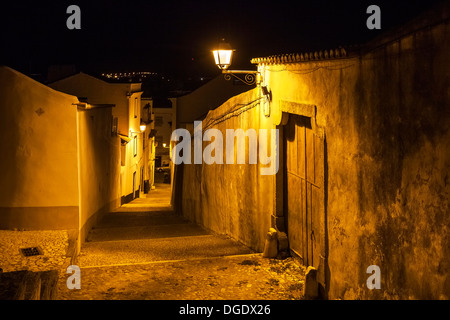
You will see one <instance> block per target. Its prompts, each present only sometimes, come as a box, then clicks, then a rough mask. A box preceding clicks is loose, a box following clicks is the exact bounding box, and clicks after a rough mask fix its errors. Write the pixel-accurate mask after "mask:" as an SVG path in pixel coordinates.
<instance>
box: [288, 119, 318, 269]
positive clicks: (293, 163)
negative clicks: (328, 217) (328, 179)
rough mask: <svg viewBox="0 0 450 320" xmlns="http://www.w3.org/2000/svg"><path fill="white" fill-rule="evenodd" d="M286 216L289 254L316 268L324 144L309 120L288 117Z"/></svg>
mask: <svg viewBox="0 0 450 320" xmlns="http://www.w3.org/2000/svg"><path fill="white" fill-rule="evenodd" d="M284 141H285V148H284V150H286V151H285V157H284V159H285V192H284V195H285V213H286V214H285V215H286V220H287V234H288V240H289V246H290V250H291V252H292V253H293V254H294V255H296V256H298V257H300V259H301V260H302V262H303V264H304V265H308V266H309V265H311V266H314V267H316V268H318V265H319V262H320V261H319V257H320V255H321V251H322V250H321V237H322V232H321V230H323V229H322V228H323V222H322V221H323V217H324V211H323V208H324V206H323V201H324V197H323V185H324V183H323V170H324V158H323V154H324V149H323V148H324V143H323V139H322V138H320V137H319V136H318V135H316V133H315V132H314V131H313V130H312V128H311V118H308V117H302V116H297V115H290V116H289V121H288V123H287V125H286V126H285V132H284Z"/></svg>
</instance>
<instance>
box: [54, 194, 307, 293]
mask: <svg viewBox="0 0 450 320" xmlns="http://www.w3.org/2000/svg"><path fill="white" fill-rule="evenodd" d="M161 187H162V188H161ZM169 191H170V188H164V185H161V186H160V188H159V189H158V188H157V189H156V190H155V192H153V191H151V192H150V193H149V197H148V198H139V199H135V200H133V201H132V202H130V203H128V204H126V205H124V206H122V207H121V208H119V209H118V210H117V211H116V212H112V213H110V214H108V215H106V216H105V217H104V219H103V220H102V221H100V223H99V224H98V225H97V226H96V227H95V228H94V229H93V230H92V231H91V232H90V233H89V235H88V239H87V242H86V243H85V244H84V245H83V246H82V249H81V252H80V254H79V256H78V259H77V261H76V264H77V265H78V266H79V267H80V268H81V289H79V290H78V289H72V290H69V289H68V288H67V285H66V279H67V278H68V277H69V275H65V274H61V276H60V279H59V282H58V291H57V292H58V295H57V299H60V300H91V299H92V300H114V299H120V300H130V299H133V300H143V299H145V300H147V299H148V300H155V299H164V300H171V299H177V300H179V299H182V300H184V299H189V300H190V299H199V300H207V299H226V300H233V299H238V300H239V299H270V300H279V299H300V298H301V295H302V289H303V276H304V268H303V267H302V266H300V265H298V264H297V263H296V261H294V260H293V259H291V258H287V259H284V260H279V259H264V258H262V255H261V254H260V253H254V252H252V250H250V249H249V248H247V247H245V246H243V245H242V244H240V243H238V242H236V241H233V240H232V239H230V238H228V237H225V236H221V235H216V234H212V233H210V232H208V231H207V230H205V229H203V228H201V227H200V226H198V225H196V224H194V223H191V222H189V221H186V220H184V219H183V218H182V217H180V216H178V215H176V214H175V213H174V212H173V211H172V210H171V208H170V205H169V202H168V199H169V198H168V196H169V195H170V193H169Z"/></svg>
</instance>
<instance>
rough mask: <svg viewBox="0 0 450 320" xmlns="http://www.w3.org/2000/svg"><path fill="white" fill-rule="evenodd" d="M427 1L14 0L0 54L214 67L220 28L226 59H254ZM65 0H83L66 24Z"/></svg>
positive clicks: (31, 65) (352, 36) (321, 44)
mask: <svg viewBox="0 0 450 320" xmlns="http://www.w3.org/2000/svg"><path fill="white" fill-rule="evenodd" d="M434 2H437V0H434V1H432V0H397V1H396V0H391V1H386V0H371V1H368V0H361V1H331V0H329V1H324V0H308V1H303V0H301V1H284V0H278V1H268V0H259V1H254V0H241V1H235V0H229V1H216V0H211V1H189V0H177V1H173V0H163V1H155V0H145V1H142V0H139V1H138V0H128V1H123V0H116V1H96V0H91V1H77V0H72V1H64V0H62V1H53V2H48V1H38V0H36V1H14V2H12V3H11V4H8V5H5V4H4V3H2V5H1V7H0V10H1V11H0V20H1V21H0V27H1V29H0V41H1V42H0V43H1V52H0V64H3V65H8V66H10V67H13V68H15V69H17V70H19V71H22V72H24V73H27V74H28V73H33V72H34V73H40V72H45V70H46V69H47V67H48V66H49V65H55V64H75V65H76V66H77V67H78V68H79V69H81V70H83V71H86V72H94V73H95V72H110V71H114V72H119V71H122V72H123V71H144V70H145V71H154V72H160V73H168V74H179V75H188V74H192V75H201V74H205V75H212V74H218V69H217V68H216V66H215V65H214V63H213V59H212V55H211V52H210V50H211V49H212V48H213V47H214V45H215V44H217V43H218V41H219V40H220V39H221V38H226V39H227V41H228V42H229V43H231V45H232V46H233V47H234V48H235V49H236V53H235V58H234V63H233V66H232V67H233V68H252V66H251V65H250V63H249V61H250V59H251V58H254V57H260V56H268V55H273V54H281V53H292V52H303V51H311V50H318V49H329V48H335V47H337V46H339V45H348V44H357V43H364V42H366V41H368V40H369V39H371V38H373V37H375V36H377V35H379V34H380V32H384V31H387V30H389V29H390V28H392V27H394V26H396V25H399V24H401V23H404V22H405V21H407V20H409V19H410V18H411V17H414V16H415V15H417V14H418V13H419V12H421V11H423V10H424V9H426V8H428V7H429V6H430V5H432V4H433V3H434ZM71 4H77V5H78V6H79V7H80V8H81V30H68V29H67V27H66V20H67V18H68V17H69V14H67V13H66V9H67V7H68V6H69V5H71ZM370 4H377V5H379V6H380V8H381V19H382V20H381V21H382V30H381V31H378V30H368V29H367V28H366V20H367V17H368V16H369V15H368V14H367V13H366V8H367V7H368V6H369V5H370ZM253 68H254V66H253Z"/></svg>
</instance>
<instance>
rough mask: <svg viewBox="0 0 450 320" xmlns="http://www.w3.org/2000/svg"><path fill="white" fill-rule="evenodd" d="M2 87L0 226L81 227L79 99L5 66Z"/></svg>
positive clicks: (0, 71) (1, 72)
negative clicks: (78, 136)
mask: <svg viewBox="0 0 450 320" xmlns="http://www.w3.org/2000/svg"><path fill="white" fill-rule="evenodd" d="M0 83H1V85H0V90H1V94H0V106H1V110H2V113H3V116H2V117H1V120H0V121H1V134H0V141H1V143H0V145H1V146H2V149H3V156H2V157H1V158H0V161H1V163H2V166H3V167H4V168H6V170H5V172H4V175H3V177H2V183H1V184H0V190H1V192H0V215H1V219H0V224H1V226H2V228H14V227H17V228H26V229H27V228H31V229H34V228H40V229H71V228H74V229H76V228H78V209H79V194H78V160H77V152H78V148H77V129H76V128H77V108H76V106H74V105H72V103H77V102H78V99H77V98H76V97H74V96H70V95H66V94H64V93H61V92H57V91H55V90H53V89H50V88H48V87H46V86H44V85H42V84H40V83H38V82H36V81H34V80H32V79H30V78H28V77H26V76H24V75H22V74H20V73H19V72H16V71H14V70H12V69H10V68H7V67H1V68H0Z"/></svg>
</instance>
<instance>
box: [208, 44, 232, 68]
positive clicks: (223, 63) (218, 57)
mask: <svg viewBox="0 0 450 320" xmlns="http://www.w3.org/2000/svg"><path fill="white" fill-rule="evenodd" d="M213 55H214V60H215V62H216V65H217V66H218V67H219V69H227V68H228V67H229V66H230V65H231V58H232V56H233V50H223V49H219V50H214V51H213Z"/></svg>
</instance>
